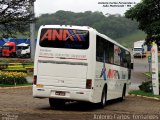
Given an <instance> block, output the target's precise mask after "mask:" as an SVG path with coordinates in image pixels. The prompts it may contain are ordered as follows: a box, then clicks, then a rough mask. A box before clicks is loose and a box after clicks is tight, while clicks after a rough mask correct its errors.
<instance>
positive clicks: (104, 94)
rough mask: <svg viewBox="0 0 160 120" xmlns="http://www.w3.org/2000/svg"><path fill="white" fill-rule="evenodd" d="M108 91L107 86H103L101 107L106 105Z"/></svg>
mask: <svg viewBox="0 0 160 120" xmlns="http://www.w3.org/2000/svg"><path fill="white" fill-rule="evenodd" d="M106 93H107V91H106V89H105V88H103V91H102V97H101V102H100V107H101V108H103V107H105V105H106V101H107V95H106Z"/></svg>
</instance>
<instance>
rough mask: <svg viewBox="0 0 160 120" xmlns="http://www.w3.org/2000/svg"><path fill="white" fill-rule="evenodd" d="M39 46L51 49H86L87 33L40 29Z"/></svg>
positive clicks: (87, 46) (71, 30) (87, 42)
mask: <svg viewBox="0 0 160 120" xmlns="http://www.w3.org/2000/svg"><path fill="white" fill-rule="evenodd" d="M39 44H40V46H41V47H51V48H68V49H88V48H89V32H88V31H86V30H75V29H50V28H45V29H42V31H41V35H40V43H39Z"/></svg>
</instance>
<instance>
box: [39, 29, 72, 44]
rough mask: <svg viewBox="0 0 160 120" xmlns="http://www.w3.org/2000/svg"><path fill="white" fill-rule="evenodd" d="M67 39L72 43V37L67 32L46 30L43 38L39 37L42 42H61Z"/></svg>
mask: <svg viewBox="0 0 160 120" xmlns="http://www.w3.org/2000/svg"><path fill="white" fill-rule="evenodd" d="M67 37H69V38H70V40H71V41H74V39H73V37H72V36H71V34H70V33H69V31H68V30H51V29H49V30H47V31H46V32H45V33H44V34H43V36H42V37H41V41H43V40H60V41H61V40H62V41H65V40H66V39H67Z"/></svg>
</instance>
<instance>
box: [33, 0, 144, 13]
mask: <svg viewBox="0 0 160 120" xmlns="http://www.w3.org/2000/svg"><path fill="white" fill-rule="evenodd" d="M140 1H141V0H36V2H35V14H36V16H39V15H41V14H44V13H48V14H51V13H55V12H56V11H58V10H65V11H73V12H84V11H93V12H94V11H100V12H103V14H107V13H109V14H117V13H118V14H121V15H123V14H124V12H125V11H126V10H127V9H129V8H130V7H132V6H134V5H135V4H137V3H139V2H140ZM99 2H105V4H98V3H99ZM119 2H121V3H119ZM122 2H130V3H131V4H124V3H122ZM103 5H105V7H104V6H103ZM107 5H108V6H107ZM116 5H117V6H116ZM123 5H124V6H123ZM127 5H128V6H127Z"/></svg>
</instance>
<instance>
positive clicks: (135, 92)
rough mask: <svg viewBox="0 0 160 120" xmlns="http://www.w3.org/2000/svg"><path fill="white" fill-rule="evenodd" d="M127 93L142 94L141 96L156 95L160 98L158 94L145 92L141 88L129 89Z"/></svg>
mask: <svg viewBox="0 0 160 120" xmlns="http://www.w3.org/2000/svg"><path fill="white" fill-rule="evenodd" d="M129 94H134V95H142V96H146V97H156V98H158V99H160V96H159V95H153V93H147V92H144V91H141V90H133V91H130V92H129Z"/></svg>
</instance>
